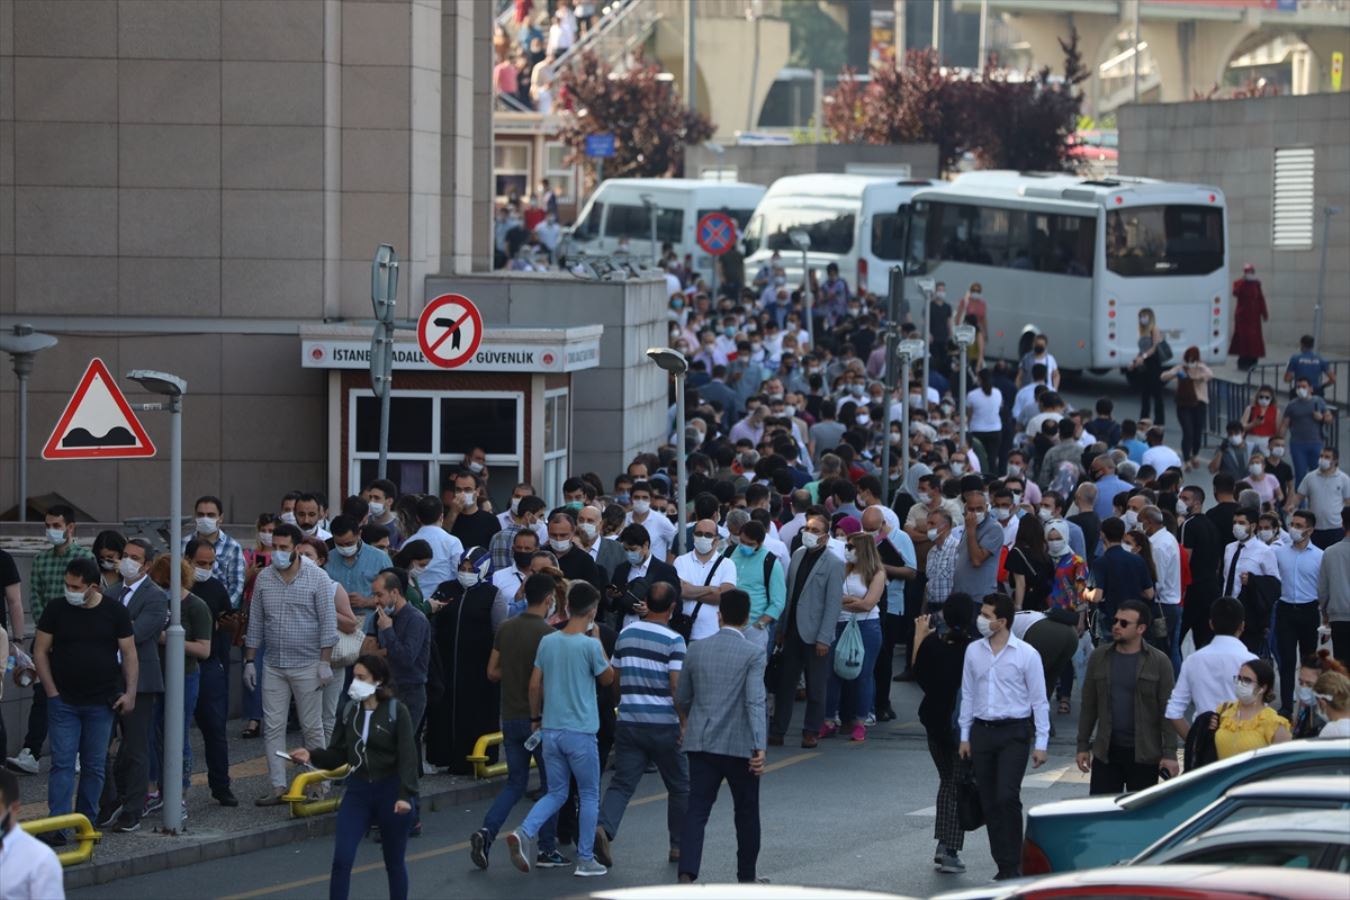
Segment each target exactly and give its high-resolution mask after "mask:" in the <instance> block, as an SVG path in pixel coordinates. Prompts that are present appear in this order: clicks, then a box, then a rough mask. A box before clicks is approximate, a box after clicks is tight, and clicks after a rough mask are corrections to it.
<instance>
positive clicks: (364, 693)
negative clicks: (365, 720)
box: [347, 679, 376, 703]
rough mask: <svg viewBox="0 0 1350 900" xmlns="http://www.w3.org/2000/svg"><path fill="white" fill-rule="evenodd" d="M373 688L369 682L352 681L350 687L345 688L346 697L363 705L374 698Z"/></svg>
mask: <svg viewBox="0 0 1350 900" xmlns="http://www.w3.org/2000/svg"><path fill="white" fill-rule="evenodd" d="M375 687H376V686H375V685H373V684H371V683H370V682H369V681H360V680H357V679H353V680H352V684H351V687H349V688H347V696H348V697H351V698H352V699H353V700H354V701H356V702H357V703H363V702H365V701H366V700H369V699H370V698H371V697H373V696H375Z"/></svg>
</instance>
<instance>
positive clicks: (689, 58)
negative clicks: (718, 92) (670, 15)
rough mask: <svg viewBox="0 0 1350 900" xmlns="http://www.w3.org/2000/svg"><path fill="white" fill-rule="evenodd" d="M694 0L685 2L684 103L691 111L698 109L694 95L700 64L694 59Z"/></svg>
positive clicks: (685, 0) (695, 14)
mask: <svg viewBox="0 0 1350 900" xmlns="http://www.w3.org/2000/svg"><path fill="white" fill-rule="evenodd" d="M696 16H697V13H696V12H695V10H694V0H684V102H685V103H686V104H687V105H688V106H689V109H690V110H697V109H698V96H697V95H696V94H695V93H694V91H695V88H696V85H695V78H696V77H697V74H698V64H697V60H696V59H695V57H694V44H695V41H694V19H695V18H696Z"/></svg>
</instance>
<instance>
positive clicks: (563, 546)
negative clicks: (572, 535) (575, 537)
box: [548, 540, 572, 553]
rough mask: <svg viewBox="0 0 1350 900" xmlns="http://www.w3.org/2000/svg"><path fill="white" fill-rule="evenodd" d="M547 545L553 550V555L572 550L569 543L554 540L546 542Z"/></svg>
mask: <svg viewBox="0 0 1350 900" xmlns="http://www.w3.org/2000/svg"><path fill="white" fill-rule="evenodd" d="M548 545H549V546H550V547H551V548H553V552H554V553H566V552H567V551H568V550H571V549H572V542H571V541H554V540H550V541H549V542H548Z"/></svg>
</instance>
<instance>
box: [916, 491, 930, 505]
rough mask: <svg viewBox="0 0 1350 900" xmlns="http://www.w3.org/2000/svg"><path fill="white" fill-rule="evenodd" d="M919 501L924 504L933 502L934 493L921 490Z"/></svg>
mask: <svg viewBox="0 0 1350 900" xmlns="http://www.w3.org/2000/svg"><path fill="white" fill-rule="evenodd" d="M919 502H920V503H922V504H923V505H924V506H927V505H928V504H929V503H932V502H933V495H932V494H926V493H924V492H923V491H920V492H919Z"/></svg>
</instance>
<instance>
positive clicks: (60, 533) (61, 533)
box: [47, 528, 66, 547]
mask: <svg viewBox="0 0 1350 900" xmlns="http://www.w3.org/2000/svg"><path fill="white" fill-rule="evenodd" d="M65 542H66V530H65V529H64V528H48V529H47V543H49V544H51V545H52V546H53V547H59V546H61V545H62V544H64V543H65Z"/></svg>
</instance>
